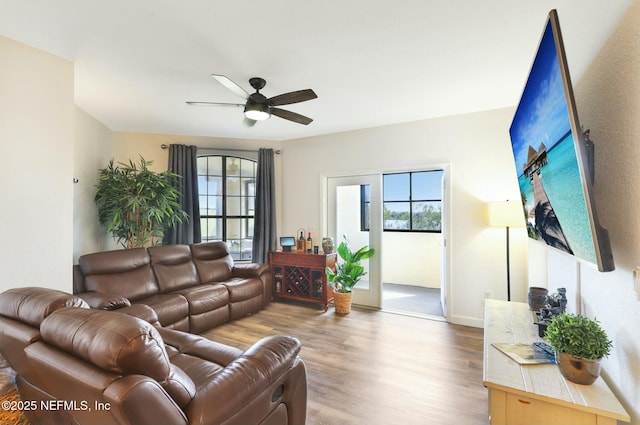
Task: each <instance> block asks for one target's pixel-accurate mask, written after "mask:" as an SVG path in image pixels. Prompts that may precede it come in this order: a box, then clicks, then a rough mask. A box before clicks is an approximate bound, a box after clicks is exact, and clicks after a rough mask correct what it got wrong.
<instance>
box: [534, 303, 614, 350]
mask: <svg viewBox="0 0 640 425" xmlns="http://www.w3.org/2000/svg"><path fill="white" fill-rule="evenodd" d="M545 339H546V340H547V342H548V343H549V345H551V346H552V347H553V348H555V349H556V350H557V351H558V352H565V353H567V354H569V355H571V356H573V357H580V358H583V359H588V360H596V359H601V358H602V357H606V356H608V355H609V353H610V352H611V347H612V345H613V343H612V342H611V340H610V339H609V338H608V337H607V334H606V332H605V331H604V330H603V329H602V327H600V323H599V322H598V321H597V320H592V319H590V318H588V317H586V316H582V315H576V314H570V313H562V314H560V315H558V316H554V318H553V320H551V323H549V325H548V326H547V331H546V334H545Z"/></svg>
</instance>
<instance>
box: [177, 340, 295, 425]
mask: <svg viewBox="0 0 640 425" xmlns="http://www.w3.org/2000/svg"><path fill="white" fill-rule="evenodd" d="M300 348H301V346H300V341H298V340H297V339H296V338H293V337H288V336H271V337H267V338H263V339H262V340H260V341H258V342H257V343H255V344H254V345H253V346H251V347H250V348H249V349H248V350H247V351H245V352H244V353H243V354H242V355H241V356H240V357H238V358H237V359H236V360H234V361H233V362H231V363H230V364H229V365H228V366H227V367H225V368H224V369H223V370H221V371H220V372H219V373H217V374H216V375H215V376H213V377H212V379H211V380H210V381H209V382H208V383H207V384H206V386H204V387H203V388H200V389H199V390H198V393H197V394H196V396H195V398H194V399H193V400H192V401H191V403H189V406H188V407H187V417H189V418H190V419H194V418H202V419H203V420H202V422H201V423H202V424H220V423H226V422H225V421H227V420H229V418H231V417H232V416H233V415H235V414H237V413H238V412H240V411H242V410H243V409H245V408H246V407H247V405H249V404H251V403H252V402H253V401H254V400H255V399H256V397H258V396H259V395H260V394H261V393H264V392H265V390H269V388H270V386H272V385H273V384H274V383H277V382H278V381H279V380H284V378H285V377H286V376H287V373H288V372H289V371H291V370H292V368H293V367H294V366H295V365H296V364H297V363H298V362H299V358H298V353H299V352H300ZM305 380H306V377H305ZM305 388H306V382H305ZM269 397H271V395H269ZM214 401H215V402H214ZM266 413H267V412H265V414H266ZM198 422H199V421H198Z"/></svg>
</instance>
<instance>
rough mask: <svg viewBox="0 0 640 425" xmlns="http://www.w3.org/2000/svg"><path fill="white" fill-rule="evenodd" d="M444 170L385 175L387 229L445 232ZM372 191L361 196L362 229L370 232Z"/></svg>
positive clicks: (366, 188) (364, 190) (383, 180)
mask: <svg viewBox="0 0 640 425" xmlns="http://www.w3.org/2000/svg"><path fill="white" fill-rule="evenodd" d="M442 175H443V171H442V170H434V171H418V172H407V173H394V174H384V175H383V176H382V184H383V195H382V197H383V215H384V216H383V230H384V231H397V232H440V231H441V230H442ZM368 191H369V188H368V187H365V186H363V187H362V189H361V193H360V199H361V223H362V226H361V227H362V230H369V213H368V212H369V209H370V208H369V204H370V194H369V192H368Z"/></svg>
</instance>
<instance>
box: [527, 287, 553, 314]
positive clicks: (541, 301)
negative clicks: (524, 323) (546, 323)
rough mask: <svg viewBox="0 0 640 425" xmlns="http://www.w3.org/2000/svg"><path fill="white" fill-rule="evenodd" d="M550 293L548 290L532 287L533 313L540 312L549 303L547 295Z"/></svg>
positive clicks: (530, 300) (530, 296) (530, 303)
mask: <svg viewBox="0 0 640 425" xmlns="http://www.w3.org/2000/svg"><path fill="white" fill-rule="evenodd" d="M548 293H549V291H548V290H547V288H539V287H537V286H532V287H531V288H529V296H528V301H529V308H530V309H531V310H533V311H538V310H540V309H541V308H542V307H544V306H545V305H546V303H547V294H548Z"/></svg>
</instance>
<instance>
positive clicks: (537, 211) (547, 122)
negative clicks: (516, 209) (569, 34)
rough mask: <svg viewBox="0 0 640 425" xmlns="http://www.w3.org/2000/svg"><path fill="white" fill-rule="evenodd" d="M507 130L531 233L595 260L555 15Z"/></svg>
mask: <svg viewBox="0 0 640 425" xmlns="http://www.w3.org/2000/svg"><path fill="white" fill-rule="evenodd" d="M509 132H510V135H511V145H512V148H513V155H514V158H515V165H516V170H517V173H518V183H519V186H520V194H521V197H522V202H523V206H524V214H525V216H526V219H527V232H528V234H529V237H531V238H533V239H537V240H540V241H544V242H545V243H546V244H547V245H550V246H552V247H554V248H557V249H559V250H561V251H564V252H567V253H570V254H573V255H575V256H577V257H580V258H582V259H584V260H587V261H589V262H591V263H596V253H595V246H594V239H593V235H592V233H591V225H590V220H589V215H588V210H587V203H586V200H585V194H584V189H583V187H584V186H583V184H582V178H581V175H580V168H579V164H578V156H577V154H576V143H575V141H574V137H581V135H580V134H577V135H576V134H573V131H572V128H571V119H570V112H569V109H568V106H567V97H566V95H565V86H564V83H563V78H562V70H561V66H560V63H559V60H558V52H557V50H556V44H555V41H554V34H553V29H552V26H551V21H549V22H548V23H547V26H546V28H545V31H544V34H543V37H542V40H541V42H540V47H539V49H538V52H537V54H536V57H535V60H534V63H533V66H532V69H531V73H530V74H529V79H528V80H527V83H526V86H525V89H524V92H523V95H522V98H521V100H520V103H519V105H518V108H517V110H516V114H515V116H514V119H513V122H512V124H511V128H510V130H509Z"/></svg>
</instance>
